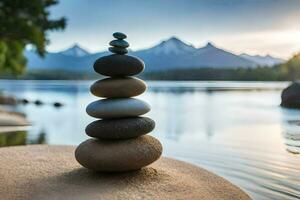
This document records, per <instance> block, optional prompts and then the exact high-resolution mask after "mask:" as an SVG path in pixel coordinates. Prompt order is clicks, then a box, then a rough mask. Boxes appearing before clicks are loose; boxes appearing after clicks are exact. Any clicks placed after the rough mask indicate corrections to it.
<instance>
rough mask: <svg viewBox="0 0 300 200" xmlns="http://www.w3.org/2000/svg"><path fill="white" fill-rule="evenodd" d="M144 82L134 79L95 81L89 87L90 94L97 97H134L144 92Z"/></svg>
mask: <svg viewBox="0 0 300 200" xmlns="http://www.w3.org/2000/svg"><path fill="white" fill-rule="evenodd" d="M146 88H147V86H146V84H145V82H144V81H142V80H141V79H138V78H134V77H124V78H106V79H102V80H99V81H96V82H95V83H94V84H93V85H92V86H91V89H90V90H91V93H92V94H93V95H95V96H98V97H105V98H112V97H113V98H115V97H134V96H138V95H140V94H142V93H143V92H145V90H146Z"/></svg>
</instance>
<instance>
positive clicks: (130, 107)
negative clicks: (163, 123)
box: [86, 98, 150, 119]
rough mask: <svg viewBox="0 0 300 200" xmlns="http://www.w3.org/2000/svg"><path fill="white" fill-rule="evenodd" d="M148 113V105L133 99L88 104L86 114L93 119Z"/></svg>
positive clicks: (103, 100) (114, 99)
mask: <svg viewBox="0 0 300 200" xmlns="http://www.w3.org/2000/svg"><path fill="white" fill-rule="evenodd" d="M149 111H150V105H149V104H148V103H146V102H144V101H142V100H139V99H134V98H112V99H102V100H98V101H94V102H92V103H90V104H89V105H88V106H87V108H86V112H87V113H88V114H89V115H90V116H92V117H95V118H102V119H111V118H123V117H137V116H139V115H143V114H146V113H147V112H149Z"/></svg>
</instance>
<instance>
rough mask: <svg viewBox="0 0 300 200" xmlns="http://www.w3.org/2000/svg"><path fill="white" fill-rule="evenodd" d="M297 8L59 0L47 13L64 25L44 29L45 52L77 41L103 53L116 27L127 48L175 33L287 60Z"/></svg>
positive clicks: (201, 1) (294, 40)
mask: <svg viewBox="0 0 300 200" xmlns="http://www.w3.org/2000/svg"><path fill="white" fill-rule="evenodd" d="M299 10H300V0H147V1H142V0H109V1H108V0H60V3H59V4H58V5H56V6H53V7H51V9H50V12H51V17H52V18H53V19H54V18H57V17H61V16H65V17H66V18H67V20H68V21H67V27H66V29H65V30H64V31H57V32H49V33H48V34H49V38H50V41H51V43H50V44H49V46H48V47H47V50H48V51H53V52H55V51H60V50H64V49H66V48H68V47H70V46H72V45H73V44H74V43H78V44H79V45H80V46H82V47H83V48H85V49H87V50H88V51H90V52H98V51H103V50H106V49H107V47H108V43H109V41H110V40H112V33H113V32H116V31H121V32H124V33H126V34H127V36H128V39H127V41H128V42H129V43H130V46H131V49H132V50H139V49H144V48H148V47H151V46H153V45H156V44H157V43H159V42H160V41H162V40H166V39H168V38H170V37H171V36H177V37H178V38H180V39H181V40H182V41H184V42H186V43H188V44H193V45H194V46H195V47H202V46H204V45H205V44H206V43H207V42H212V43H214V44H215V45H216V46H217V47H220V48H223V49H226V50H229V51H231V52H233V53H236V54H240V53H248V54H250V55H256V54H260V55H267V54H270V55H273V56H277V57H281V58H289V57H291V56H292V55H293V54H295V53H297V52H300V12H299Z"/></svg>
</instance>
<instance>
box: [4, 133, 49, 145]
mask: <svg viewBox="0 0 300 200" xmlns="http://www.w3.org/2000/svg"><path fill="white" fill-rule="evenodd" d="M45 143H46V133H43V132H42V133H40V134H39V135H38V136H37V137H36V138H32V139H29V138H28V132H27V131H13V132H2V133H0V147H8V146H18V145H26V144H45Z"/></svg>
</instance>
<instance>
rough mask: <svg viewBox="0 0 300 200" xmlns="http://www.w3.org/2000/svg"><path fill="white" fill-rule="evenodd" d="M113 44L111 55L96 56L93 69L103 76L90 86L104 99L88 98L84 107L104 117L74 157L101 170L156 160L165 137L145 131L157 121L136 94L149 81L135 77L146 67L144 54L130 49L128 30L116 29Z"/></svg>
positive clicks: (89, 128) (88, 131) (88, 129)
mask: <svg viewBox="0 0 300 200" xmlns="http://www.w3.org/2000/svg"><path fill="white" fill-rule="evenodd" d="M113 37H114V38H116V39H115V40H112V41H111V42H110V43H109V44H110V45H111V47H109V51H110V52H112V53H113V54H112V55H108V56H104V57H101V58H99V59H98V60H96V62H95V63H94V70H95V71H96V72H97V73H99V74H101V75H104V76H109V78H105V79H102V80H98V81H96V82H95V83H94V84H93V85H92V86H91V88H90V90H91V93H92V94H93V95H95V96H97V97H102V98H105V99H100V100H97V101H94V102H92V103H90V104H89V105H88V106H87V108H86V112H87V113H88V114H89V115H90V116H92V117H95V118H99V119H100V120H97V121H94V122H92V123H90V124H89V125H88V126H87V127H86V130H85V132H86V134H87V135H88V136H90V137H92V138H91V139H88V140H86V141H84V142H83V143H81V144H80V145H79V146H78V147H77V149H76V151H75V157H76V160H77V161H78V162H79V163H80V164H81V165H82V166H84V167H86V168H88V169H91V170H95V171H102V172H122V171H132V170H138V169H140V168H142V167H145V166H147V165H149V164H151V163H152V162H154V161H156V160H157V159H158V158H159V157H160V156H161V153H162V145H161V143H160V142H159V141H158V140H157V139H156V138H154V137H152V136H149V135H145V134H147V133H149V132H151V131H152V130H153V129H154V127H155V122H154V121H153V120H152V119H150V118H148V117H141V115H143V114H146V113H147V112H149V111H150V106H149V105H148V104H147V103H146V102H144V101H142V100H139V99H135V98H132V97H134V96H138V95H140V94H142V93H143V92H144V91H145V90H146V88H147V86H146V84H145V82H144V81H142V80H140V79H138V78H134V77H132V76H133V75H136V74H139V73H140V72H142V71H143V70H144V63H143V61H142V60H140V59H138V58H136V57H133V56H128V55H126V54H127V53H128V50H127V49H126V48H127V47H129V44H128V42H126V41H125V40H124V39H125V38H126V37H127V36H126V35H125V34H124V33H120V32H116V33H114V34H113Z"/></svg>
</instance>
